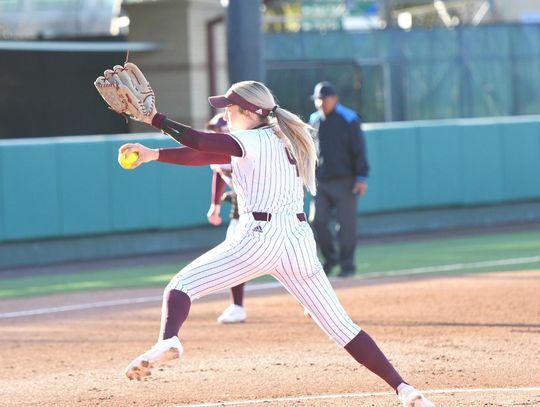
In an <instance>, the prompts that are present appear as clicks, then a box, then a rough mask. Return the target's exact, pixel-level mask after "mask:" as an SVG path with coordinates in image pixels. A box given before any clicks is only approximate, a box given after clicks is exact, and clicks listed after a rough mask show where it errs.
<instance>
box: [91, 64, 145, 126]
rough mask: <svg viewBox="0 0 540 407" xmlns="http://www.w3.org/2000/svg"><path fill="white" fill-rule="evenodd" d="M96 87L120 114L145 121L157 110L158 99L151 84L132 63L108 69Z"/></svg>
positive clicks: (97, 80) (110, 106)
mask: <svg viewBox="0 0 540 407" xmlns="http://www.w3.org/2000/svg"><path fill="white" fill-rule="evenodd" d="M94 86H95V87H96V89H97V91H98V92H99V94H100V95H101V97H102V98H103V99H104V100H105V102H107V104H108V105H109V109H111V110H113V111H115V112H116V113H118V114H122V115H127V116H129V117H131V118H133V119H135V120H138V121H144V120H145V118H148V117H149V116H150V115H151V113H152V111H153V110H154V109H155V106H156V97H155V95H154V91H153V90H152V87H151V86H150V83H149V82H148V81H147V80H146V78H145V77H144V75H143V73H142V72H141V70H140V69H139V67H138V66H137V65H135V64H133V63H131V62H126V63H125V64H124V66H121V65H116V66H114V67H113V69H107V70H106V71H105V72H103V76H100V77H98V78H97V79H96V80H95V82H94Z"/></svg>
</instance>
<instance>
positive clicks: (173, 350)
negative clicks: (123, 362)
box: [125, 336, 184, 380]
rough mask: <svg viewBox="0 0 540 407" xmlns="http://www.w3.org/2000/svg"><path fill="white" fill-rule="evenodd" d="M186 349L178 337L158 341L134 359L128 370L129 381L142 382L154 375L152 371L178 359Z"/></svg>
mask: <svg viewBox="0 0 540 407" xmlns="http://www.w3.org/2000/svg"><path fill="white" fill-rule="evenodd" d="M182 353H184V348H183V347H182V344H181V343H180V340H179V339H178V337H177V336H173V337H172V338H169V339H164V340H160V341H158V342H157V343H156V344H155V345H154V346H152V348H151V349H150V350H148V351H146V352H145V353H143V354H142V355H141V356H139V357H137V358H135V359H133V360H132V361H131V363H130V364H129V365H128V367H127V368H126V372H125V373H126V376H127V377H128V379H129V380H133V379H136V380H141V379H144V378H145V377H147V376H150V375H151V374H152V369H153V368H154V367H156V366H159V365H161V364H163V363H165V362H168V361H170V360H174V359H178V358H179V357H180V356H182Z"/></svg>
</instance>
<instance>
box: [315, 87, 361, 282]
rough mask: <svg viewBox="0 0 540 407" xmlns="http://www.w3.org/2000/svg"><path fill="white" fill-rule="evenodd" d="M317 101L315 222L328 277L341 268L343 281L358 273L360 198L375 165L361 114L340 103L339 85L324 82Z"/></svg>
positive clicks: (316, 235)
mask: <svg viewBox="0 0 540 407" xmlns="http://www.w3.org/2000/svg"><path fill="white" fill-rule="evenodd" d="M312 99H313V101H314V103H315V107H316V108H317V111H316V112H314V113H312V114H311V116H310V120H309V122H310V124H311V125H312V126H313V128H314V129H315V131H316V133H315V142H316V145H317V154H318V161H319V165H318V167H317V171H316V175H317V188H318V189H317V196H315V197H314V198H313V201H312V206H311V210H312V212H311V214H310V220H311V222H312V224H313V228H314V231H315V238H316V240H317V244H318V246H319V248H320V250H321V252H322V255H323V257H324V265H323V268H324V272H325V273H326V274H327V275H330V273H331V272H332V269H333V268H334V267H335V266H336V265H338V264H339V265H340V267H341V271H340V273H339V274H338V276H339V277H348V276H352V275H354V274H355V272H356V265H355V261H354V253H355V249H356V240H357V235H356V233H357V231H356V228H357V217H358V215H357V207H358V203H357V197H358V196H360V197H361V196H364V194H365V193H366V191H367V177H368V172H369V165H368V161H367V157H366V144H365V140H364V134H363V132H362V128H361V122H360V117H359V115H358V114H357V113H356V112H354V111H353V110H351V109H349V108H347V107H345V106H343V105H342V104H340V103H339V98H338V96H337V93H336V89H335V88H334V85H332V84H331V83H330V82H320V83H318V84H317V85H316V86H315V89H314V91H313V95H312ZM333 210H335V212H336V220H337V225H336V226H337V246H338V247H336V242H335V239H334V233H333V231H332V230H331V228H330V224H331V222H332V218H333Z"/></svg>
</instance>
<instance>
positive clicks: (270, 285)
mask: <svg viewBox="0 0 540 407" xmlns="http://www.w3.org/2000/svg"><path fill="white" fill-rule="evenodd" d="M538 262H540V256H533V257H521V258H514V259H501V260H493V261H481V262H474V263H457V264H447V265H441V266H432V267H416V268H412V269H403V270H388V271H381V272H373V273H363V274H359V275H356V276H354V277H351V278H353V279H355V280H359V279H365V278H375V277H406V276H414V275H421V274H430V273H433V274H437V273H444V272H450V271H460V270H461V271H464V270H468V269H474V270H476V269H481V268H490V267H497V266H509V265H519V264H534V263H538ZM330 280H333V278H331V279H330ZM278 287H282V286H281V284H280V283H278V282H266V283H255V284H248V285H246V286H245V290H246V291H248V292H254V291H261V290H269V289H274V288H278ZM225 290H227V289H225ZM225 290H220V291H218V292H216V293H213V294H210V295H209V296H207V297H210V296H212V295H216V294H219V293H220V292H223V291H225ZM161 300H162V297H161V296H152V297H132V298H120V299H116V300H109V301H99V302H93V303H86V304H69V305H63V306H58V307H47V308H35V309H29V310H20V311H12V312H3V313H0V319H8V318H18V317H28V316H35V315H46V314H55V313H59V312H68V311H80V310H87V309H95V308H104V307H111V306H117V305H131V304H142V303H149V302H156V301H161Z"/></svg>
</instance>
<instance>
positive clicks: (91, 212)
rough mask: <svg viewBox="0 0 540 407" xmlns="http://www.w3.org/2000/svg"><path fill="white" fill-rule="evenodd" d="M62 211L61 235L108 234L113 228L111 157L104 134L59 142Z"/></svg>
mask: <svg viewBox="0 0 540 407" xmlns="http://www.w3.org/2000/svg"><path fill="white" fill-rule="evenodd" d="M57 146H58V148H57V152H58V156H57V160H58V164H59V168H60V169H61V170H60V171H59V185H58V187H59V195H60V202H59V207H58V210H59V213H60V216H61V219H62V234H64V235H67V236H69V235H78V234H89V233H107V232H109V231H110V227H111V211H110V207H111V199H110V195H109V193H108V185H109V170H108V167H109V162H110V161H111V157H110V154H109V151H108V150H107V144H106V142H105V139H104V138H102V137H84V138H83V137H80V138H74V139H65V141H63V142H61V143H58V144H57Z"/></svg>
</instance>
